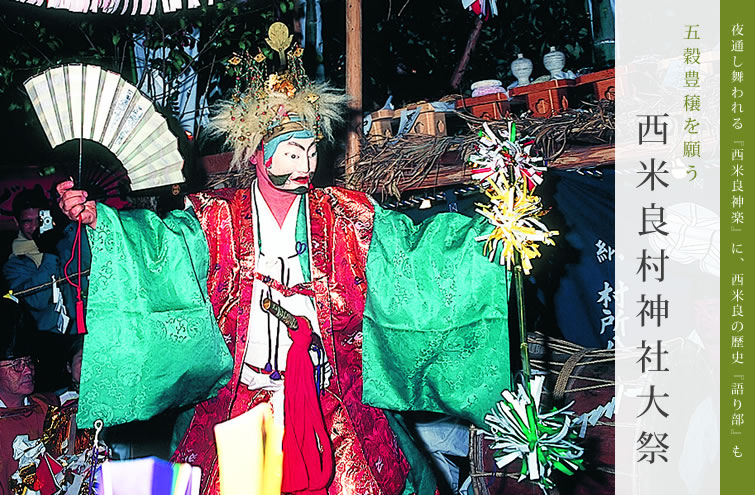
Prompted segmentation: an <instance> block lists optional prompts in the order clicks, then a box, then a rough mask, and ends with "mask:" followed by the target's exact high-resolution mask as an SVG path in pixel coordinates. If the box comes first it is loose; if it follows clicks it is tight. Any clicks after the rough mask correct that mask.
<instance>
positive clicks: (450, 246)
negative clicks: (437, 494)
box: [363, 206, 511, 426]
mask: <svg viewBox="0 0 755 495" xmlns="http://www.w3.org/2000/svg"><path fill="white" fill-rule="evenodd" d="M486 230H489V228H488V226H487V223H486V221H485V220H484V219H482V218H479V219H470V218H468V217H465V216H463V215H459V214H453V213H443V214H440V215H436V216H435V217H433V218H430V219H428V220H426V221H425V222H423V223H422V224H420V225H414V223H413V222H412V221H411V219H410V218H409V217H407V216H406V215H403V214H401V213H397V212H392V211H388V210H383V209H382V208H380V207H379V206H376V207H375V225H374V230H373V235H372V242H371V244H370V250H369V253H368V259H367V287H368V289H367V300H366V306H365V311H364V335H363V339H364V340H363V378H364V390H363V401H364V402H365V403H366V404H369V405H372V406H375V407H380V408H383V409H393V410H397V411H406V410H414V411H434V412H442V413H446V414H449V415H452V416H456V417H460V418H463V419H465V420H467V421H470V422H472V423H475V424H477V425H480V426H481V425H482V424H483V418H484V416H485V414H486V413H488V412H489V410H490V409H491V408H492V407H493V406H494V405H495V403H496V402H497V401H498V400H499V399H500V394H501V391H502V390H503V389H506V388H509V387H510V386H511V376H510V362H509V338H508V321H507V320H508V302H507V294H508V274H507V271H506V269H505V268H504V267H502V266H500V265H498V264H495V263H491V262H490V261H489V260H488V259H487V257H485V256H483V254H482V245H481V243H480V242H477V241H475V237H476V236H478V235H482V234H484V233H486Z"/></svg>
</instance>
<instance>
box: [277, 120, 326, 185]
mask: <svg viewBox="0 0 755 495" xmlns="http://www.w3.org/2000/svg"><path fill="white" fill-rule="evenodd" d="M316 169H317V143H316V141H315V138H314V136H313V135H312V133H311V132H309V131H296V132H291V133H288V134H283V135H281V136H277V137H275V138H273V139H271V140H270V141H269V142H266V143H265V172H266V173H267V177H268V178H269V179H270V182H271V183H272V184H273V186H275V187H276V188H277V189H280V190H282V191H289V192H292V193H294V194H304V193H305V192H307V190H309V185H310V183H311V181H312V176H313V175H314V173H315V170H316Z"/></svg>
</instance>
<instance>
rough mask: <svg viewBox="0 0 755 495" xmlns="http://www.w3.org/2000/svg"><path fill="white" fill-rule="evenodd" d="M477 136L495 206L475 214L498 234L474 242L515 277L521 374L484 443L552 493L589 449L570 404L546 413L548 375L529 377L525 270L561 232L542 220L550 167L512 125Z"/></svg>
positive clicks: (480, 168)
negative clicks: (559, 477) (541, 189)
mask: <svg viewBox="0 0 755 495" xmlns="http://www.w3.org/2000/svg"><path fill="white" fill-rule="evenodd" d="M479 137H480V140H479V143H478V145H477V149H476V152H475V153H474V154H472V155H471V156H470V158H469V162H470V165H471V168H472V176H473V177H474V178H475V179H477V180H478V181H480V188H481V189H482V191H483V192H484V193H485V194H486V196H487V197H488V200H489V201H488V203H487V204H478V205H477V206H478V208H477V210H476V211H477V212H478V213H479V214H481V215H482V216H484V217H485V218H486V219H487V220H488V222H490V223H491V224H492V225H493V226H494V229H493V232H492V233H490V234H489V235H484V236H479V237H477V238H476V240H477V241H484V242H485V244H484V248H483V252H484V253H485V254H486V255H488V257H489V259H490V261H491V262H495V261H496V257H497V258H498V263H500V264H501V265H506V268H507V269H509V270H513V272H514V284H515V288H516V302H517V308H518V313H519V340H520V349H521V354H522V368H523V370H522V373H521V382H520V383H517V386H516V389H517V391H516V393H515V394H514V393H512V392H511V391H509V390H504V391H503V392H502V393H501V395H502V398H503V400H501V401H499V402H498V403H497V404H496V407H495V408H494V409H493V412H492V413H491V414H488V415H486V416H485V422H486V423H487V425H488V426H489V427H490V433H488V434H486V437H487V438H488V439H490V440H492V444H491V446H490V448H491V450H493V451H494V457H495V458H496V464H497V466H498V468H503V467H505V466H507V465H508V464H510V463H511V462H513V461H515V460H516V459H521V462H522V467H521V472H520V477H519V481H521V480H523V479H525V478H529V479H530V481H532V482H533V483H535V484H537V485H538V486H539V487H540V488H541V489H542V490H543V491H544V492H547V490H549V489H551V488H553V487H554V483H553V481H552V480H551V475H552V474H553V471H554V470H556V471H560V472H562V473H564V474H567V475H571V474H574V473H575V472H576V471H577V470H578V469H581V468H582V459H581V457H582V454H583V449H582V448H581V447H579V446H578V445H576V444H575V443H574V442H575V440H576V439H577V438H578V435H577V432H576V431H574V426H575V425H574V424H573V421H572V420H571V418H570V414H571V413H567V412H564V411H565V410H566V409H567V408H568V407H570V406H571V404H569V405H568V406H566V408H564V409H553V410H552V411H550V412H544V411H541V410H540V394H541V392H542V389H543V384H544V380H545V379H544V377H543V376H542V375H538V376H534V377H531V376H530V363H529V355H528V351H527V329H526V327H525V321H526V318H525V317H524V289H523V286H524V282H523V274H522V272H524V274H525V275H526V274H529V273H530V271H531V270H532V260H533V259H535V258H537V257H539V256H540V250H539V243H544V244H550V245H554V244H555V243H554V241H553V239H552V237H553V236H556V235H558V231H555V230H553V231H552V230H548V227H547V226H546V225H545V224H544V223H543V222H541V221H540V217H542V216H543V215H545V213H547V212H545V211H543V208H542V204H541V201H540V198H539V197H538V196H536V195H535V194H534V190H535V188H536V187H537V186H538V185H539V184H541V183H542V181H543V172H544V171H545V166H544V164H543V160H542V158H540V157H537V156H535V155H534V152H533V145H534V140H532V139H528V138H524V139H522V140H519V139H517V135H516V125H515V124H514V123H513V122H511V123H509V126H508V129H506V130H504V131H502V132H500V134H496V133H495V132H493V131H492V130H491V129H490V127H489V126H488V125H487V124H483V128H482V130H480V134H479ZM496 255H497V256H496Z"/></svg>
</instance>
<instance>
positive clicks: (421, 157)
mask: <svg viewBox="0 0 755 495" xmlns="http://www.w3.org/2000/svg"><path fill="white" fill-rule="evenodd" d="M465 142H466V140H465V138H464V137H462V136H428V135H424V134H404V135H402V136H399V137H396V138H393V139H390V140H388V141H386V142H384V143H369V142H368V143H365V144H363V146H362V153H361V156H360V160H359V161H358V162H357V163H356V165H355V167H354V173H353V174H352V175H351V176H350V177H348V178H347V185H348V186H349V187H351V188H354V189H359V190H361V191H364V192H367V193H374V192H377V191H382V192H384V193H387V194H389V195H391V196H394V197H396V198H398V197H400V196H401V191H403V190H406V189H410V188H412V186H417V185H418V184H420V183H421V182H423V181H424V180H425V179H426V178H428V177H430V176H432V175H433V174H440V172H441V167H442V164H441V163H440V158H441V157H442V156H443V155H444V154H445V153H447V152H449V151H460V150H461V149H462V148H463V146H464V145H465Z"/></svg>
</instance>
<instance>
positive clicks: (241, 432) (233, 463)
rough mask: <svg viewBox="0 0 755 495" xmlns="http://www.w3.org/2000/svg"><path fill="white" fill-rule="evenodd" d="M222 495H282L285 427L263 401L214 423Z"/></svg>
mask: <svg viewBox="0 0 755 495" xmlns="http://www.w3.org/2000/svg"><path fill="white" fill-rule="evenodd" d="M215 442H216V445H217V449H218V471H219V472H220V494H221V495H280V492H281V479H282V475H283V450H282V448H283V427H281V426H280V425H278V424H275V422H274V421H273V410H272V408H271V406H270V404H268V403H262V404H259V405H257V406H255V407H253V408H252V409H251V410H249V411H247V412H245V413H244V414H242V415H240V416H237V417H235V418H232V419H229V420H228V421H225V422H223V423H218V424H217V425H215Z"/></svg>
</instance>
